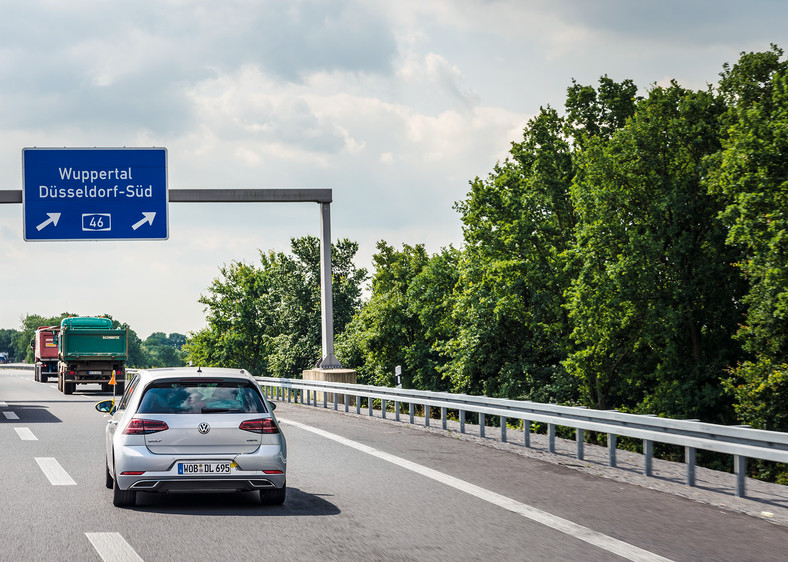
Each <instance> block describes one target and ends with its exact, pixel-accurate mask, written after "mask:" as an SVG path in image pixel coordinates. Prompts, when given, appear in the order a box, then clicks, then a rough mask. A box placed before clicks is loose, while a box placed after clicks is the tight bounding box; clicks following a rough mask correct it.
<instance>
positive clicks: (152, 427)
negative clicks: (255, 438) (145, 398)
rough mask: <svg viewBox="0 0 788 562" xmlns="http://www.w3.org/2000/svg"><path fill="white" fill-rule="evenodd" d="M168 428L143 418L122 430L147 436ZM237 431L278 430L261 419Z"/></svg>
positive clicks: (273, 432) (276, 431)
mask: <svg viewBox="0 0 788 562" xmlns="http://www.w3.org/2000/svg"><path fill="white" fill-rule="evenodd" d="M169 428H170V427H169V426H168V425H167V423H166V422H163V421H160V420H147V419H143V418H132V419H131V421H130V422H129V425H127V426H126V429H124V430H123V433H124V434H125V435H148V434H150V433H157V432H159V431H165V430H167V429H169ZM238 429H242V430H244V431H250V432H252V433H261V434H268V435H271V434H275V433H279V428H278V427H277V426H276V423H275V422H274V420H273V419H271V418H261V419H257V420H245V421H243V422H241V425H239V426H238Z"/></svg>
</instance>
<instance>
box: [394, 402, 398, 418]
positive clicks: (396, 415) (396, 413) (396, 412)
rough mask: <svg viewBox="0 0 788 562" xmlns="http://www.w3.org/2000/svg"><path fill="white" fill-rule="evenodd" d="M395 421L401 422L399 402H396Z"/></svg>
mask: <svg viewBox="0 0 788 562" xmlns="http://www.w3.org/2000/svg"><path fill="white" fill-rule="evenodd" d="M394 420H395V421H399V401H397V400H395V401H394Z"/></svg>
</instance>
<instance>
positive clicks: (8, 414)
mask: <svg viewBox="0 0 788 562" xmlns="http://www.w3.org/2000/svg"><path fill="white" fill-rule="evenodd" d="M3 415H4V416H5V419H7V420H18V419H19V416H17V415H16V412H3Z"/></svg>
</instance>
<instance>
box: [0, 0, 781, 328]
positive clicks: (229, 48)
mask: <svg viewBox="0 0 788 562" xmlns="http://www.w3.org/2000/svg"><path fill="white" fill-rule="evenodd" d="M2 11H3V14H2V16H3V17H2V18H0V190H21V189H22V179H23V171H22V149H24V148H26V147H164V148H166V149H167V158H168V160H167V177H168V185H169V188H170V189H204V188H205V189H210V188H214V189H216V188H222V189H229V188H299V187H300V188H331V189H332V190H333V203H332V204H331V227H332V235H333V238H334V240H337V239H340V238H349V239H350V240H354V241H356V242H358V243H359V252H358V255H357V265H359V266H360V267H366V268H367V269H371V267H372V266H371V263H372V261H371V260H372V255H373V254H374V252H375V245H376V243H377V242H378V241H380V240H385V241H386V242H387V243H389V244H391V245H394V246H395V247H401V245H402V244H410V245H414V244H424V245H425V246H426V248H427V250H428V251H430V252H436V251H438V250H440V248H442V247H446V246H448V245H450V244H451V245H454V246H455V247H460V246H461V245H462V225H461V222H460V219H459V215H458V214H457V212H456V211H455V210H454V208H453V206H454V203H455V202H457V201H460V200H462V199H464V198H465V196H466V195H467V193H468V191H469V182H470V181H472V180H473V179H474V178H476V177H481V178H483V177H486V176H487V175H488V174H489V173H490V172H491V171H492V169H493V167H494V166H495V164H496V162H499V161H503V160H504V159H505V158H506V157H507V153H508V150H509V148H510V146H511V143H512V142H517V141H519V140H521V138H522V131H523V128H524V127H525V125H526V124H527V122H528V120H529V119H530V118H532V117H533V116H534V115H535V114H537V113H538V112H539V110H540V107H543V106H547V105H550V106H553V107H555V108H557V109H559V110H562V108H563V103H564V99H565V94H566V88H567V87H568V86H569V85H570V84H571V82H572V80H573V79H574V80H576V81H577V82H578V83H580V84H588V85H596V84H597V82H598V80H599V78H600V77H601V76H603V75H607V76H609V77H610V78H612V79H613V80H616V81H622V80H625V79H632V80H633V81H634V82H635V83H636V84H637V85H638V86H639V88H640V90H641V93H645V92H647V90H648V88H650V87H652V86H653V85H655V84H658V85H663V84H667V83H668V82H669V81H670V80H671V79H675V80H676V81H678V82H679V83H680V84H681V85H682V86H684V87H686V88H692V89H705V88H706V87H707V86H708V85H709V84H716V82H717V80H718V78H719V73H720V72H721V70H722V66H723V64H724V63H726V62H727V63H731V64H733V63H735V62H736V60H738V58H739V55H740V53H741V52H751V51H763V50H767V49H768V48H769V45H770V44H772V43H775V44H777V45H778V46H780V47H783V48H786V47H788V3H787V2H785V1H784V0H751V1H750V2H746V3H745V2H740V1H735V2H734V1H730V0H717V1H700V0H683V1H680V2H679V1H675V0H663V1H662V2H631V1H628V0H597V1H594V2H589V1H586V0H567V1H559V0H552V1H550V0H398V1H397V2H382V1H360V0H359V1H349V0H308V1H300V0H288V1H279V0H277V1H266V0H256V1H254V0H222V1H221V2H217V1H216V0H210V1H201V0H198V1H191V0H155V1H152V0H135V1H134V2H118V1H117V0H103V1H102V0H91V1H87V0H70V1H69V2H61V1H57V0H22V1H16V0H11V1H7V2H4V3H3V10H2ZM22 217H23V206H22V205H19V204H3V205H0V328H13V329H19V328H20V327H21V323H22V319H23V318H24V317H25V316H26V315H29V314H38V315H42V316H55V315H59V314H60V313H62V312H71V313H74V314H79V315H83V316H85V315H102V314H109V315H111V316H113V317H114V318H115V319H117V320H120V321H121V322H125V323H128V324H129V326H130V327H131V328H132V329H133V330H134V331H135V332H136V333H137V334H138V335H139V336H140V337H141V338H143V339H145V338H146V337H147V336H149V335H150V334H151V333H153V332H164V333H167V334H169V333H173V332H177V333H181V334H189V333H190V332H196V331H198V330H200V329H202V328H203V327H204V326H205V325H206V322H205V311H204V307H203V305H202V304H200V303H199V298H200V295H202V294H206V293H207V289H208V288H209V286H210V284H211V282H212V280H213V279H215V278H217V277H218V276H219V268H220V267H221V266H222V265H224V264H230V263H232V262H235V261H241V262H247V263H258V260H259V252H260V251H261V250H262V251H265V252H267V251H269V250H276V251H285V252H287V251H289V249H290V240H291V239H292V238H294V237H299V236H304V235H314V236H318V235H319V232H320V214H319V207H318V205H317V204H314V203H296V204H283V203H272V204H262V203H259V204H258V203H255V204H229V203H214V204H195V203H171V204H170V205H169V238H168V239H167V240H166V241H119V242H107V241H102V242H88V241H79V242H26V241H24V239H23V232H22Z"/></svg>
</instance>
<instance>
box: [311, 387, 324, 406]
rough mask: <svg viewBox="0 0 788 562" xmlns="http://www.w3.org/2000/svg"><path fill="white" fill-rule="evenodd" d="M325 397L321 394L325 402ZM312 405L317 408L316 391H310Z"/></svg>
mask: <svg viewBox="0 0 788 562" xmlns="http://www.w3.org/2000/svg"><path fill="white" fill-rule="evenodd" d="M325 398H326V396H325V394H323V400H325ZM312 404H313V405H314V406H315V408H317V390H313V391H312Z"/></svg>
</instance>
